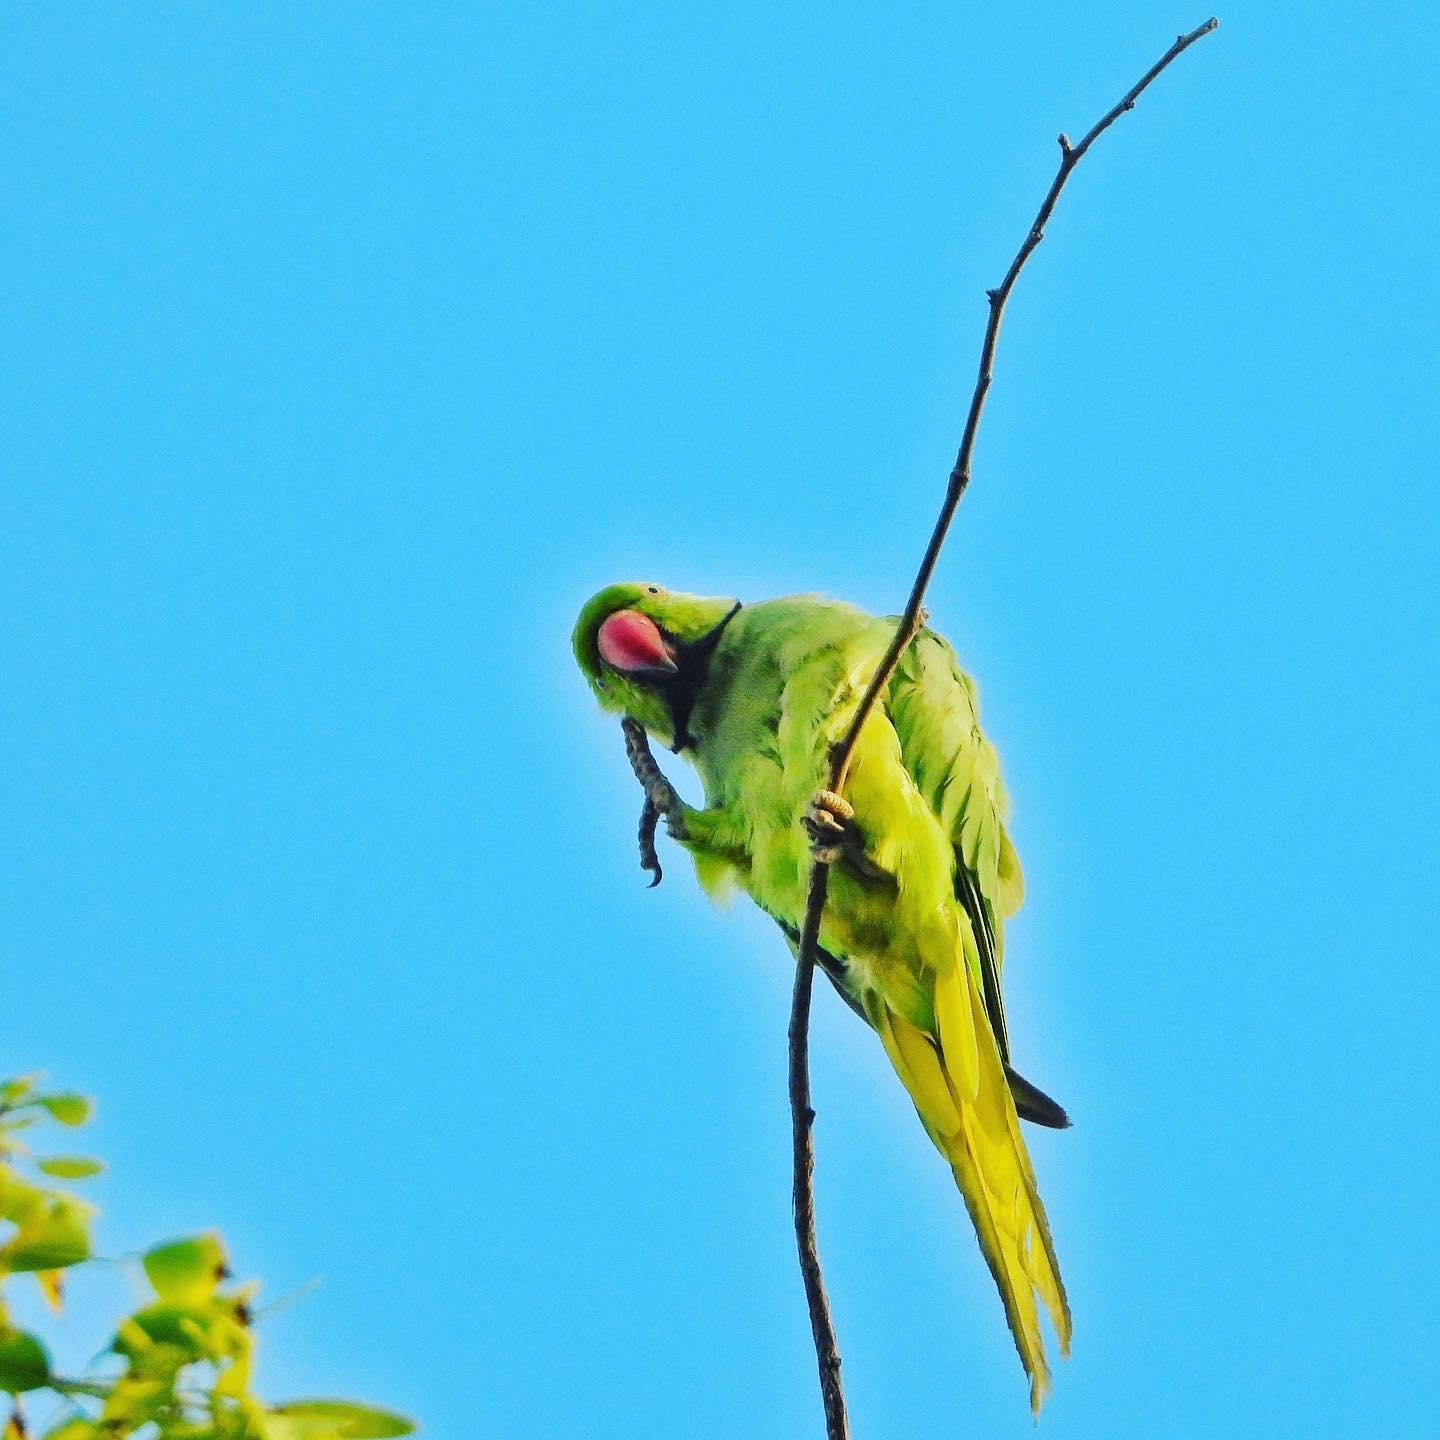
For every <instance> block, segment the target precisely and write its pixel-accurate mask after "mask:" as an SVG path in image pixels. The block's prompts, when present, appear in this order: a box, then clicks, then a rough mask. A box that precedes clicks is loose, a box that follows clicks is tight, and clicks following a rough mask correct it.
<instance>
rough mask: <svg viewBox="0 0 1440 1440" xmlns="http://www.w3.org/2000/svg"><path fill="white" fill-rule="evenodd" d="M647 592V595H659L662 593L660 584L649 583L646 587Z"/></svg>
mask: <svg viewBox="0 0 1440 1440" xmlns="http://www.w3.org/2000/svg"><path fill="white" fill-rule="evenodd" d="M645 593H646V594H647V595H658V594H659V593H660V587H659V586H658V585H647V586H646V587H645Z"/></svg>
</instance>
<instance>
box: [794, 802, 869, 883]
mask: <svg viewBox="0 0 1440 1440" xmlns="http://www.w3.org/2000/svg"><path fill="white" fill-rule="evenodd" d="M800 823H801V824H802V825H803V826H804V827H805V833H806V834H807V835H808V836H809V837H810V854H811V856H812V857H813V858H814V859H816V860H819V861H820V862H821V863H822V864H825V865H844V866H845V867H846V868H848V869H849V870H851V871H852V872H854V873H855V874H856V875H858V876H860V878H861V879H864V880H885V879H888V878H889V877H888V876H887V875H886V873H885V871H883V870H882V869H881V868H880V867H879V866H878V865H877V864H875V862H874V861H873V860H871V859H870V857H869V856H868V855H866V853H865V841H864V839H863V838H862V837H861V834H860V831H859V828H858V827H857V826H856V824H855V807H854V806H853V805H852V804H851V803H850V802H849V801H848V800H847V799H846V798H845V797H844V796H843V795H837V794H836V793H835V792H834V791H833V790H817V791H816V792H815V794H814V795H813V796H812V797H811V800H810V803H809V804H808V805H807V806H806V807H805V814H804V815H803V816H802V817H801V819H800Z"/></svg>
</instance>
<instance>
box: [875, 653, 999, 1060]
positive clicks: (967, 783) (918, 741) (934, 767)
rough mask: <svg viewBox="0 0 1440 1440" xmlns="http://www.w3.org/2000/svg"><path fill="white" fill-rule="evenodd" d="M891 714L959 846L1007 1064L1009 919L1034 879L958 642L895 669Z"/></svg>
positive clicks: (958, 887) (963, 896)
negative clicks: (1003, 975)
mask: <svg viewBox="0 0 1440 1440" xmlns="http://www.w3.org/2000/svg"><path fill="white" fill-rule="evenodd" d="M887 709H888V710H889V713H890V719H891V723H892V724H893V725H894V727H895V732H896V734H897V735H898V736H899V738H900V747H901V754H902V755H903V757H904V761H905V768H906V769H907V770H908V771H909V772H910V775H911V777H912V778H913V779H914V781H915V785H916V788H917V789H918V790H919V791H920V793H921V794H922V795H923V796H924V797H925V799H926V800H927V801H928V803H929V804H930V807H931V809H932V810H933V811H934V812H935V815H936V817H937V818H938V819H939V821H940V824H941V826H942V827H943V829H944V830H945V832H946V833H947V834H948V835H949V836H950V837H951V840H952V843H953V845H954V848H955V894H956V897H957V898H958V900H959V901H960V904H961V906H962V907H963V908H964V910H965V913H966V915H967V916H968V917H969V920H970V925H971V929H972V930H973V932H974V936H975V944H976V949H977V951H978V957H979V965H980V981H981V989H982V993H983V995H984V997H985V1009H986V1013H987V1014H988V1016H989V1018H990V1026H991V1029H992V1030H993V1031H994V1032H995V1039H996V1043H997V1044H998V1046H999V1048H1000V1057H1001V1059H1002V1060H1003V1061H1006V1062H1008V1061H1009V1059H1010V1041H1009V1036H1008V1033H1007V1031H1006V1027H1005V1002H1004V999H1003V998H1002V996H1001V992H1000V971H1001V966H1002V964H1003V961H1004V953H1005V950H1004V922H1005V920H1006V918H1007V917H1008V916H1010V915H1013V914H1014V913H1015V912H1016V911H1017V910H1018V909H1019V908H1020V904H1021V901H1022V900H1023V899H1024V898H1025V880H1024V876H1023V875H1022V874H1021V871H1020V859H1019V856H1017V855H1016V853H1015V847H1014V846H1013V845H1012V844H1011V843H1010V837H1009V835H1008V834H1006V831H1005V813H1006V810H1007V809H1008V800H1007V798H1006V795H1005V789H1004V786H1003V785H1002V784H1001V782H1000V763H999V759H998V757H997V756H996V754H995V747H994V746H993V745H992V744H991V743H990V742H989V741H988V740H987V739H986V738H985V736H984V733H983V732H982V731H981V729H980V714H979V705H978V702H977V699H976V694H975V684H974V682H973V681H972V680H971V679H970V677H969V676H968V675H966V674H965V672H964V671H963V670H962V669H961V668H960V664H959V661H958V660H956V658H955V652H954V651H953V650H952V649H951V648H950V646H949V645H948V644H947V643H946V642H945V641H944V640H943V639H942V638H941V637H940V636H938V635H936V634H934V633H933V632H932V631H929V630H925V631H922V632H921V634H920V636H919V637H918V638H917V639H916V641H915V643H914V644H913V645H912V646H911V647H910V648H909V650H907V651H906V653H905V655H904V657H903V658H902V659H901V661H900V664H899V666H898V667H897V668H896V671H895V678H894V680H893V681H892V682H891V685H890V689H889V695H888V704H887Z"/></svg>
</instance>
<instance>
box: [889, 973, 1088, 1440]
mask: <svg viewBox="0 0 1440 1440" xmlns="http://www.w3.org/2000/svg"><path fill="white" fill-rule="evenodd" d="M867 1001H868V1003H867V1005H866V1009H867V1012H868V1013H869V1018H870V1021H871V1023H872V1024H873V1025H874V1026H875V1029H876V1030H877V1031H878V1032H879V1034H880V1038H881V1039H882V1040H883V1041H884V1043H885V1049H886V1052H887V1053H888V1054H889V1056H890V1060H891V1063H892V1064H893V1065H894V1066H895V1069H896V1071H897V1072H898V1074H899V1076H900V1078H901V1080H902V1081H903V1082H904V1084H905V1088H906V1089H907V1090H908V1091H909V1092H910V1098H911V1099H912V1100H913V1101H914V1102H915V1108H916V1109H917V1110H918V1111H919V1112H920V1118H921V1119H922V1120H923V1121H924V1122H925V1128H926V1130H928V1131H929V1133H930V1138H931V1139H932V1140H933V1141H934V1142H935V1145H936V1147H937V1148H938V1149H939V1151H940V1153H941V1154H942V1155H943V1156H944V1157H945V1159H946V1160H947V1161H949V1163H950V1167H951V1169H952V1170H953V1171H954V1173H955V1180H956V1183H957V1184H958V1185H959V1187H960V1193H961V1194H962V1195H963V1196H964V1197H965V1206H966V1208H967V1209H968V1210H969V1212H970V1219H971V1220H972V1221H973V1223H974V1225H975V1234H976V1236H977V1237H978V1238H979V1241H980V1249H981V1251H982V1252H983V1253H984V1255H985V1260H986V1263H987V1264H988V1265H989V1266H990V1273H991V1274H992V1275H993V1276H994V1277H995V1285H996V1288H997V1289H998V1290H999V1291H1000V1298H1001V1300H1002V1301H1003V1302H1004V1305H1005V1318H1006V1319H1007V1321H1008V1322H1009V1324H1010V1333H1011V1334H1012V1335H1013V1336H1014V1337H1015V1348H1016V1349H1017V1350H1018V1351H1019V1352H1020V1360H1021V1363H1022V1364H1023V1365H1024V1366H1025V1373H1026V1374H1027V1375H1028V1376H1029V1378H1030V1409H1031V1412H1032V1413H1033V1414H1035V1415H1037V1416H1038V1415H1039V1413H1040V1406H1041V1405H1042V1404H1043V1402H1044V1399H1045V1396H1046V1394H1047V1393H1048V1392H1049V1389H1050V1365H1049V1360H1048V1358H1047V1356H1046V1353H1045V1338H1044V1336H1043V1334H1042V1333H1041V1329H1040V1310H1039V1307H1040V1305H1041V1304H1043V1305H1044V1307H1045V1310H1046V1312H1047V1313H1048V1314H1049V1316H1050V1321H1051V1323H1052V1324H1053V1325H1054V1327H1055V1333H1056V1335H1057V1336H1058V1337H1059V1340H1060V1353H1061V1355H1062V1356H1064V1355H1068V1354H1069V1352H1070V1328H1071V1327H1070V1306H1069V1304H1068V1302H1067V1301H1066V1299H1065V1287H1064V1285H1063V1284H1062V1282H1061V1280H1060V1267H1059V1264H1058V1262H1057V1261H1056V1259H1055V1246H1054V1243H1053V1242H1052V1240H1051V1238H1050V1226H1049V1223H1048V1222H1047V1221H1046V1219H1045V1207H1044V1206H1043V1205H1042V1204H1041V1203H1040V1193H1039V1190H1038V1189H1037V1187H1036V1184H1035V1171H1034V1170H1033V1168H1032V1167H1031V1165H1030V1156H1029V1155H1028V1154H1027V1153H1026V1150H1025V1142H1024V1140H1023V1139H1022V1138H1021V1135H1020V1122H1019V1120H1018V1118H1017V1117H1016V1114H1015V1103H1014V1101H1013V1099H1012V1098H1011V1095H1010V1087H1009V1085H1008V1084H1007V1083H1006V1077H1005V1071H1004V1067H1003V1065H1002V1062H1001V1060H1000V1053H999V1050H998V1049H997V1047H996V1044H995V1040H994V1036H993V1035H992V1034H991V1031H990V1024H989V1021H988V1019H987V1017H986V1013H985V1004H984V999H983V997H982V996H981V994H980V990H979V986H978V985H977V983H976V981H975V978H974V976H973V975H972V974H971V972H970V967H969V966H968V965H966V964H964V963H963V962H962V963H959V964H956V965H955V966H954V967H953V968H952V969H951V971H950V972H949V973H948V974H945V975H942V976H941V977H940V978H939V979H938V981H937V983H936V991H935V1012H936V1020H937V1024H936V1029H937V1030H938V1032H939V1034H938V1035H934V1034H929V1033H927V1032H926V1031H924V1030H921V1029H920V1028H918V1027H917V1026H915V1025H912V1024H911V1023H910V1022H909V1021H908V1020H906V1019H905V1018H904V1017H902V1016H901V1015H899V1014H897V1013H896V1012H895V1011H894V1010H893V1009H891V1008H890V1007H889V1005H887V1004H886V1002H885V1000H884V998H883V997H881V996H879V995H872V996H869V997H867ZM1037 1301H1038V1303H1037Z"/></svg>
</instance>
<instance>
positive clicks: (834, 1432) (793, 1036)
mask: <svg viewBox="0 0 1440 1440" xmlns="http://www.w3.org/2000/svg"><path fill="white" fill-rule="evenodd" d="M1219 23H1220V22H1219V21H1218V20H1216V19H1215V18H1213V17H1212V18H1211V19H1209V20H1207V21H1206V22H1205V23H1204V24H1203V25H1201V26H1199V27H1198V28H1197V29H1195V30H1192V31H1191V32H1190V33H1189V34H1188V35H1180V36H1177V37H1176V40H1175V43H1174V44H1173V45H1172V46H1171V47H1170V48H1169V49H1168V50H1167V51H1166V52H1165V53H1164V54H1163V55H1162V56H1161V57H1160V58H1159V60H1157V61H1156V62H1155V64H1154V65H1152V66H1151V67H1150V69H1149V70H1147V71H1146V72H1145V74H1144V75H1143V76H1142V77H1141V78H1140V79H1139V80H1138V81H1137V82H1136V83H1135V85H1133V86H1132V87H1131V88H1130V90H1129V91H1127V92H1126V94H1125V96H1124V97H1123V98H1122V99H1121V100H1120V102H1119V103H1118V104H1117V105H1116V106H1115V107H1114V108H1113V109H1111V110H1109V111H1107V112H1106V114H1104V115H1103V116H1101V118H1100V119H1099V120H1097V121H1096V122H1095V124H1094V125H1093V126H1091V128H1090V129H1089V130H1088V131H1087V132H1086V134H1085V137H1084V138H1083V139H1082V140H1081V141H1080V143H1079V144H1078V145H1072V144H1071V143H1070V141H1069V139H1068V138H1067V137H1066V136H1065V135H1063V134H1062V135H1061V136H1060V137H1059V139H1060V168H1059V170H1058V171H1057V172H1056V175H1055V179H1054V180H1053V181H1052V182H1051V184H1050V189H1049V191H1048V192H1047V193H1046V195H1045V199H1044V201H1043V202H1042V203H1041V205H1040V209H1039V211H1038V212H1037V214H1036V216H1035V219H1034V221H1033V223H1032V224H1031V226H1030V229H1029V232H1028V233H1027V234H1026V236H1025V239H1024V241H1023V243H1022V244H1021V246H1020V249H1019V250H1018V251H1017V252H1016V254H1015V258H1014V259H1013V260H1012V261H1011V262H1010V268H1009V269H1008V270H1007V271H1006V272H1005V278H1004V279H1003V280H1001V282H1000V284H999V285H998V286H996V287H995V289H993V290H990V291H987V292H986V294H987V296H988V298H989V301H990V317H989V321H988V323H987V325H986V327H985V339H984V342H983V343H982V345H981V347H980V365H979V372H978V374H977V376H976V380H975V390H974V393H973V394H972V395H971V397H970V410H969V413H968V414H967V415H966V417H965V429H964V431H963V433H962V435H961V439H960V451H959V454H958V455H957V456H956V458H955V464H954V466H953V467H952V469H951V471H950V479H949V483H948V485H947V486H946V490H945V499H944V502H943V503H942V505H941V507H940V515H939V518H938V519H937V520H936V522H935V528H934V530H933V531H932V532H931V535H930V541H929V543H928V544H927V545H926V547H925V554H924V556H923V557H922V559H921V561H920V568H919V570H917V571H916V574H915V581H914V583H913V584H912V586H911V587H910V598H909V599H908V600H907V601H906V603H905V610H904V613H903V614H902V615H901V617H900V623H899V624H898V625H897V626H896V628H895V635H894V638H893V639H892V640H891V642H890V646H889V648H888V649H887V650H886V652H885V655H884V658H883V659H882V660H881V661H880V664H879V665H878V666H877V668H876V670H875V674H874V675H873V676H872V677H871V680H870V683H869V685H868V686H866V688H865V693H864V694H863V695H862V696H861V698H860V703H859V704H858V705H857V707H856V709H855V714H854V716H853V717H852V718H851V721H850V725H849V728H848V729H847V730H846V732H845V735H844V737H843V738H842V739H841V741H840V743H839V744H838V745H837V746H836V747H835V750H834V752H833V754H832V755H831V758H830V775H829V784H828V787H827V788H829V789H831V790H834V791H835V792H837V793H840V792H841V791H842V790H843V788H844V785H845V777H846V775H847V773H848V771H849V767H850V757H851V755H852V754H853V752H854V749H855V743H856V741H857V740H858V739H859V737H860V731H861V730H862V729H863V728H864V725H865V721H866V719H867V718H868V717H869V715H870V712H871V710H872V709H874V706H875V702H876V700H877V698H878V697H879V695H880V692H881V691H882V690H883V689H884V688H885V687H886V686H887V685H888V684H889V683H890V678H891V676H892V675H893V674H894V673H895V667H896V665H897V664H899V661H900V657H901V655H903V654H904V653H905V650H906V647H907V646H909V644H910V643H911V641H912V640H914V638H915V636H916V635H917V634H918V633H919V631H920V629H921V627H922V626H923V625H924V623H925V610H924V601H925V591H926V589H927V587H928V586H929V584H930V578H931V576H932V575H933V574H934V571H935V564H936V562H937V561H938V560H939V558H940V550H941V547H942V546H943V545H944V543H945V537H946V535H947V534H948V533H949V530H950V522H951V521H952V520H953V519H954V518H955V511H956V509H957V507H958V506H959V504H960V497H961V496H962V495H963V494H964V493H965V487H966V486H967V485H969V483H970V458H971V455H972V453H973V451H974V448H975V436H976V433H977V431H978V430H979V428H980V417H981V415H982V414H983V413H984V410H985V399H986V396H987V395H988V394H989V392H990V383H991V381H992V379H993V378H994V364H995V347H996V342H997V341H998V339H999V336H1000V320H1001V318H1002V316H1003V315H1004V313H1005V303H1006V301H1008V300H1009V298H1010V292H1011V290H1012V289H1014V287H1015V281H1016V280H1017V279H1018V278H1019V276H1020V272H1021V270H1022V269H1024V267H1025V262H1026V261H1027V260H1028V259H1029V258H1030V256H1031V255H1032V254H1033V253H1034V251H1035V248H1036V247H1037V246H1038V245H1039V244H1040V242H1041V240H1043V239H1044V238H1045V225H1046V223H1047V222H1048V221H1049V219H1050V216H1051V214H1052V213H1053V212H1054V209H1055V202H1056V201H1057V200H1058V199H1059V198H1060V192H1061V190H1062V189H1064V187H1065V182H1066V181H1067V180H1068V179H1069V178H1070V172H1071V171H1072V170H1073V169H1074V168H1075V166H1076V165H1078V164H1079V163H1080V159H1081V157H1082V156H1083V155H1084V154H1085V152H1086V151H1087V150H1088V149H1089V148H1090V147H1091V145H1093V144H1094V143H1095V141H1096V140H1098V139H1099V138H1100V136H1101V135H1103V134H1104V133H1105V131H1106V130H1108V129H1109V128H1110V126H1111V125H1113V124H1114V123H1115V121H1116V120H1117V119H1119V117H1120V116H1121V115H1122V114H1124V113H1125V111H1127V110H1133V109H1134V108H1135V102H1136V100H1137V99H1139V97H1140V95H1141V94H1142V93H1143V92H1144V91H1145V89H1146V88H1147V87H1148V86H1149V85H1150V83H1151V82H1152V81H1153V80H1154V79H1155V78H1156V77H1157V76H1158V75H1159V74H1160V73H1161V71H1163V70H1164V69H1165V68H1166V67H1167V66H1168V65H1169V64H1170V63H1171V61H1173V60H1175V59H1176V58H1177V57H1178V56H1180V55H1182V54H1184V52H1185V51H1186V50H1188V49H1189V48H1190V46H1192V45H1193V44H1194V43H1195V42H1196V41H1197V40H1199V39H1201V38H1202V37H1204V36H1206V35H1208V34H1210V32H1211V31H1212V30H1214V29H1216V28H1217V27H1218V25H1219ZM829 873H830V867H829V866H828V865H827V864H825V863H824V862H823V861H819V860H817V861H816V862H815V863H814V865H813V866H812V867H811V870H810V889H809V893H808V896H807V898H806V904H805V924H804V928H803V929H802V930H801V933H800V945H799V950H798V955H797V958H796V964H795V988H794V992H793V994H792V997H791V1005H790V1067H789V1079H790V1122H791V1137H792V1159H793V1186H794V1188H793V1200H794V1210H795V1240H796V1244H797V1247H798V1249H799V1255H800V1273H801V1275H802V1276H803V1278H804V1281H805V1298H806V1301H807V1302H808V1304H809V1307H810V1329H811V1333H812V1334H813V1336H814V1339H815V1357H816V1360H817V1361H818V1363H819V1368H820V1392H821V1396H822V1398H823V1400H824V1404H825V1431H826V1435H827V1437H828V1440H847V1437H848V1436H849V1434H850V1423H849V1419H848V1417H847V1415H846V1413H845V1397H844V1393H843V1391H842V1390H841V1386H840V1351H839V1346H838V1344H837V1342H836V1339H835V1325H834V1322H833V1320H832V1319H831V1316H830V1305H829V1300H828V1298H827V1297H826V1294H825V1280H824V1276H823V1274H822V1272H821V1268H820V1256H819V1251H818V1247H817V1244H816V1237H815V1191H814V1171H815V1146H814V1136H813V1133H812V1132H813V1126H814V1122H815V1111H814V1109H813V1108H812V1107H811V1104H810V1058H809V1051H810V1039H809V1036H810V1000H811V994H812V990H813V984H814V978H815V952H816V949H817V947H818V945H819V940H820V920H821V916H822V914H823V913H824V909H825V896H826V890H827V888H828V885H829Z"/></svg>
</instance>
